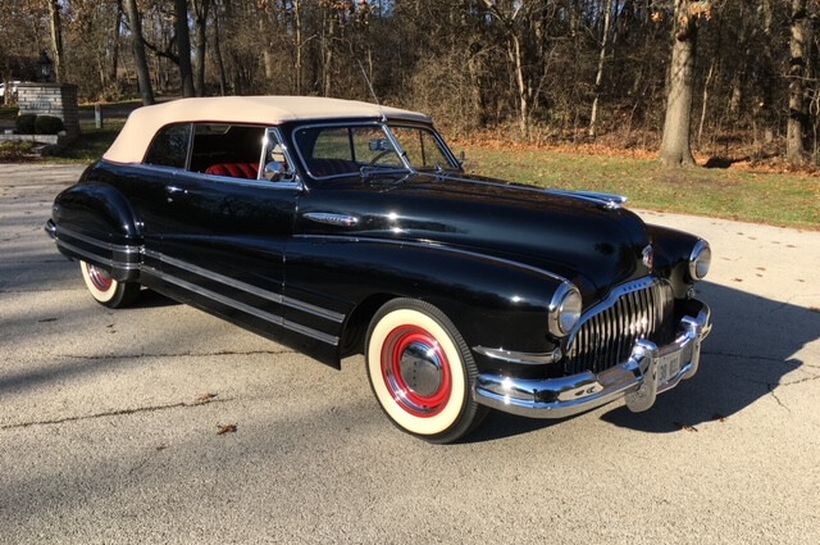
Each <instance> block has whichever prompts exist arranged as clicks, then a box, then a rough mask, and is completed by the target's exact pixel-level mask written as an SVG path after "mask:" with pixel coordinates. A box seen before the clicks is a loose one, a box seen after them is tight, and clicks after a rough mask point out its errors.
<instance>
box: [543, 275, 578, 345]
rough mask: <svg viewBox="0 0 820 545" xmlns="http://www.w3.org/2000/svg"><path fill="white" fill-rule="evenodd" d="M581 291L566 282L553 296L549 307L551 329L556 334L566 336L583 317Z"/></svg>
mask: <svg viewBox="0 0 820 545" xmlns="http://www.w3.org/2000/svg"><path fill="white" fill-rule="evenodd" d="M582 306H583V301H582V300H581V292H579V291H578V288H576V287H575V286H573V285H572V284H570V283H569V282H565V283H563V284H561V286H559V288H558V289H557V290H556V291H555V295H553V296H552V301H550V307H549V330H550V333H552V334H553V335H555V336H558V337H564V336H566V335H568V334H569V332H570V331H572V328H573V327H575V325H576V324H577V323H578V320H580V319H581V308H582Z"/></svg>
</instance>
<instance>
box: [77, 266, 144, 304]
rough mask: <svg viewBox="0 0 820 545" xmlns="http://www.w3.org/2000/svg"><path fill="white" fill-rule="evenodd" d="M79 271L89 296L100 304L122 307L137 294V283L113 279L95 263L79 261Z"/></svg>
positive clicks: (130, 301) (138, 289) (138, 287)
mask: <svg viewBox="0 0 820 545" xmlns="http://www.w3.org/2000/svg"><path fill="white" fill-rule="evenodd" d="M80 272H81V273H82V275H83V281H84V282H85V287H86V288H88V291H89V293H90V294H91V297H93V298H94V300H95V301H97V302H98V303H100V304H101V305H105V306H107V307H111V308H119V307H124V306H127V305H129V304H131V303H132V302H133V301H134V299H135V298H136V296H137V295H138V294H139V291H140V286H139V284H136V283H133V282H119V281H117V280H114V278H112V277H111V274H110V273H109V272H108V271H106V270H105V269H103V268H101V267H99V266H97V265H92V264H91V263H87V262H85V261H80Z"/></svg>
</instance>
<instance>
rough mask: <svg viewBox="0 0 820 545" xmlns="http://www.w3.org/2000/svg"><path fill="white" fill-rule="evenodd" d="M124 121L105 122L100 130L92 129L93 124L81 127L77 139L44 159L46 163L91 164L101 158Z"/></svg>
mask: <svg viewBox="0 0 820 545" xmlns="http://www.w3.org/2000/svg"><path fill="white" fill-rule="evenodd" d="M124 124H125V120H122V119H120V120H116V121H115V120H106V122H105V124H104V126H103V128H102V129H96V128H94V124H93V123H92V124H90V125H85V124H83V125H81V130H82V133H81V134H80V136H79V138H77V140H75V141H74V142H73V143H72V144H70V145H69V146H67V147H66V148H65V149H63V150H61V151H60V152H58V154H57V155H51V156H49V157H46V158H44V160H45V161H48V162H58V163H85V164H87V163H93V162H94V161H97V160H99V158H100V157H102V154H103V153H105V151H106V150H107V149H108V147H109V146H110V145H111V143H112V142H113V141H114V138H116V137H117V134H118V133H119V132H120V129H122V126H123V125H124Z"/></svg>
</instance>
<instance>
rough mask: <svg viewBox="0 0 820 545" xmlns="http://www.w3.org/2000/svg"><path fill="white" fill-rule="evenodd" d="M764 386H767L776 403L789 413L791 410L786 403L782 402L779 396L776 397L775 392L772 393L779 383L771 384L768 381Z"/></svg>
mask: <svg viewBox="0 0 820 545" xmlns="http://www.w3.org/2000/svg"><path fill="white" fill-rule="evenodd" d="M766 386H767V387H768V388H769V395H771V396H772V397H773V398H774V400H775V401H777V404H778V405H780V406H781V407H783V408H784V409H786V411H788V412H789V413H791V412H792V410H791V409H790V408H788V407H787V406H786V404H785V403H783V401H782V400H781V399H780V398H779V397H777V394H776V393H774V390H775V388H776V387H777V386H779V385H778V384H772V383H771V382H770V383H768V384H766Z"/></svg>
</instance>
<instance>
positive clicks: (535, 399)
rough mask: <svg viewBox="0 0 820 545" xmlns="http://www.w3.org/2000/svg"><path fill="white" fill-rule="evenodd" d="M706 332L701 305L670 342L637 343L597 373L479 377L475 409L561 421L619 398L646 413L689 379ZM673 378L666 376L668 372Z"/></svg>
mask: <svg viewBox="0 0 820 545" xmlns="http://www.w3.org/2000/svg"><path fill="white" fill-rule="evenodd" d="M711 330H712V322H711V312H710V310H709V307H708V306H706V305H703V307H702V308H701V310H700V311H699V312H698V315H697V316H696V317H691V316H684V317H683V318H682V319H681V321H680V323H679V331H680V333H679V335H678V337H677V338H676V339H675V341H674V342H672V343H670V344H668V345H665V346H657V345H656V344H655V343H653V342H650V341H648V340H645V339H639V340H638V341H636V342H635V344H634V345H633V347H632V353H631V355H630V356H629V359H628V360H627V361H626V362H624V363H621V364H619V365H616V366H614V367H611V368H609V369H607V370H606V371H602V372H601V373H598V374H597V375H596V374H595V373H592V372H591V371H586V372H584V373H578V374H577V375H572V376H568V377H561V378H552V379H519V378H515V377H510V376H504V375H500V374H495V373H481V374H479V376H478V379H477V380H476V385H475V388H474V391H473V396H474V397H475V400H476V401H477V402H478V403H481V404H482V405H487V406H488V407H492V408H494V409H498V410H500V411H504V412H508V413H512V414H517V415H521V416H528V417H530V418H564V417H567V416H572V415H575V414H578V413H582V412H585V411H589V410H591V409H594V408H596V407H600V406H601V405H605V404H607V403H610V402H612V401H615V400H616V399H619V398H621V397H625V398H626V406H627V407H628V408H629V409H630V410H631V411H633V412H641V411H646V410H647V409H649V408H650V407H652V405H654V403H655V398H656V397H657V395H658V394H660V393H662V392H665V391H666V390H671V389H672V388H674V387H675V386H677V385H678V383H679V382H680V381H681V380H684V379H690V378H692V377H693V376H695V373H697V371H698V365H699V364H700V348H701V343H702V342H703V340H704V339H705V338H706V337H707V336H708V335H709V333H710V332H711ZM670 369H672V370H673V372H672V373H671V374H669V375H668V376H667V375H666V373H669V370H670Z"/></svg>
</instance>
